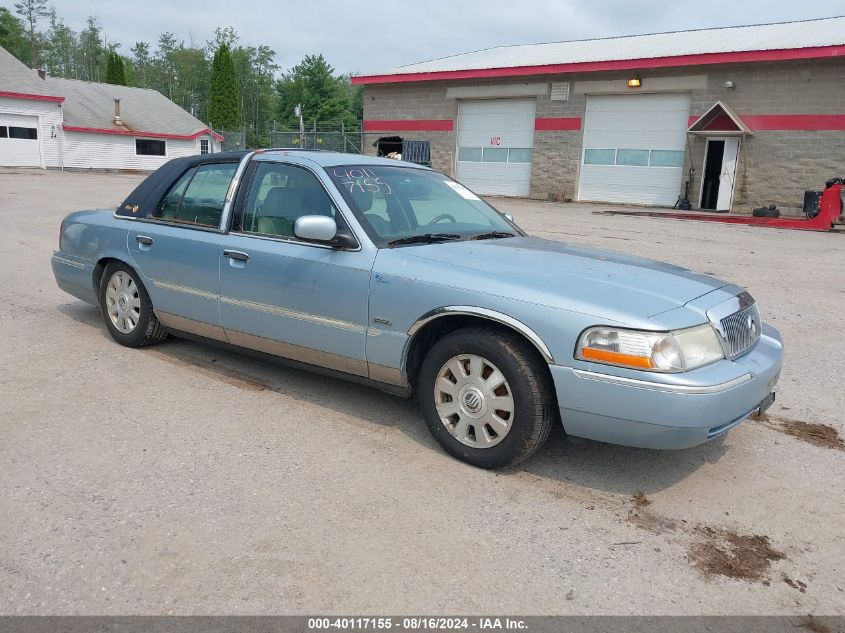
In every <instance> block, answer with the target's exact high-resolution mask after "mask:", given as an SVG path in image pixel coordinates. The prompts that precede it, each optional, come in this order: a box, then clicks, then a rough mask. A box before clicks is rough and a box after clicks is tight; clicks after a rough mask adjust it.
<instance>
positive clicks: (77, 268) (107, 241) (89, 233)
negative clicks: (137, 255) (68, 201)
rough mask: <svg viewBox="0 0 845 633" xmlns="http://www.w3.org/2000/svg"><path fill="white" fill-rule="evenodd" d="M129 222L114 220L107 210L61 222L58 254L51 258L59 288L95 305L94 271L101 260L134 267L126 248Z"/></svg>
mask: <svg viewBox="0 0 845 633" xmlns="http://www.w3.org/2000/svg"><path fill="white" fill-rule="evenodd" d="M131 224H132V222H131V221H130V220H124V219H120V218H116V217H114V215H113V214H112V211H111V209H94V210H89V211H77V212H75V213H71V214H70V215H68V216H67V217H66V218H65V219H64V221H63V222H62V230H61V235H60V238H59V250H58V251H56V252H55V253H54V254H53V260H52V265H53V273H54V275H55V277H56V282H57V283H58V285H59V287H60V288H61V289H62V290H64V291H66V292H68V293H70V294H72V295H74V296H75V297H78V298H80V299H82V300H83V301H87V302H89V303H92V304H96V303H97V291H98V289H97V287H96V285H95V270H96V267H97V263H98V262H99V261H101V260H103V259H104V258H112V259H118V260H121V261H124V262H126V263H127V264H129V265H130V266H133V267H135V263H134V261H133V260H132V257H131V256H130V254H129V251H128V250H127V248H126V239H127V235H128V231H129V227H130V226H131Z"/></svg>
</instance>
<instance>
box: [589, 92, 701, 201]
mask: <svg viewBox="0 0 845 633" xmlns="http://www.w3.org/2000/svg"><path fill="white" fill-rule="evenodd" d="M689 108H690V97H689V94H687V93H681V94H674V93H673V94H640V95H612V96H611V95H601V96H598V95H597V96H591V97H588V98H587V116H586V120H585V122H584V148H583V151H582V153H581V179H580V183H579V189H578V199H579V200H595V201H601V202H630V203H635V204H649V205H656V206H672V205H674V204H675V201H676V200H677V199H678V192H679V190H680V186H681V180H682V178H683V167H684V148H685V146H686V130H687V125H688V119H689Z"/></svg>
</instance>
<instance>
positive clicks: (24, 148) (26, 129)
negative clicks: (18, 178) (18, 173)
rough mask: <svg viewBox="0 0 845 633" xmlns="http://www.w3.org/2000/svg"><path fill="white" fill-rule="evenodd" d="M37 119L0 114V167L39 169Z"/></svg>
mask: <svg viewBox="0 0 845 633" xmlns="http://www.w3.org/2000/svg"><path fill="white" fill-rule="evenodd" d="M38 137H39V133H38V117H37V116H27V115H24V114H6V113H4V112H0V165H2V166H4V167H40V166H41V140H40V139H39V138H38Z"/></svg>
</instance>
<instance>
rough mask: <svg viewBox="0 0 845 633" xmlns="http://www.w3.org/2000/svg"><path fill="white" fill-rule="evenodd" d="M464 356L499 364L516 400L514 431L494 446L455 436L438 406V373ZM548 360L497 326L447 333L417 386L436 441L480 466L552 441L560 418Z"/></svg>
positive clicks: (510, 462) (500, 463) (516, 458)
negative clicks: (477, 445)
mask: <svg viewBox="0 0 845 633" xmlns="http://www.w3.org/2000/svg"><path fill="white" fill-rule="evenodd" d="M462 354H473V355H477V356H480V357H482V358H483V359H485V360H487V361H489V362H491V363H492V364H493V365H495V366H496V367H497V368H498V369H499V371H500V372H501V373H502V374H503V375H504V377H505V379H506V380H507V383H508V386H509V388H510V392H511V396H512V398H513V404H514V410H513V419H512V421H511V426H510V429H509V431H508V432H507V434H505V435H504V438H503V439H501V440H500V441H499V443H498V444H496V445H494V446H491V447H489V448H474V447H471V446H467V445H466V444H464V443H462V442H461V441H459V440H458V439H456V438H455V437H454V436H453V435H452V433H451V432H450V431H449V429H447V428H446V425H445V424H444V423H443V422H442V421H441V418H440V415H439V414H438V411H437V408H436V403H435V393H434V391H435V381H436V380H437V378H438V374H439V373H440V371H441V368H443V367H444V365H445V364H446V363H447V362H448V361H450V360H451V359H453V358H454V357H456V356H459V355H462ZM543 362H544V361H543V359H542V358H541V357H540V356H539V354H538V353H537V351H536V350H535V349H534V348H533V347H532V346H531V345H530V344H528V343H527V342H526V341H525V340H524V339H522V338H520V337H519V336H517V335H515V334H511V333H509V332H507V331H505V330H501V329H498V328H496V327H490V328H488V327H467V328H463V329H460V330H456V331H455V332H452V333H450V334H447V335H446V336H444V337H443V338H442V339H440V340H439V341H437V342H436V343H435V344H434V345H433V346H432V348H431V350H429V352H428V354H427V355H426V357H425V360H424V361H423V364H422V367H421V368H420V372H419V376H418V379H417V385H416V387H417V388H416V397H417V402H418V404H419V407H420V409H421V411H422V413H423V417H424V418H425V421H426V424H427V425H428V428H429V430H430V431H431V434H432V435H433V436H434V439H436V440H437V442H438V443H439V444H440V446H442V447H443V449H444V450H445V451H446V452H447V453H449V454H450V455H452V456H453V457H456V458H457V459H460V460H461V461H464V462H466V463H468V464H472V465H473V466H478V467H480V468H506V467H508V466H514V465H516V464H518V463H519V462H521V461H523V460H525V459H527V458H528V457H530V456H531V455H532V454H534V453H535V452H536V451H537V450H538V449H539V448H540V447H541V446H542V445H543V444H544V443H545V441H546V440H547V439H548V437H549V433H550V431H551V428H552V424H553V423H554V421H555V420H557V419H558V416H557V412H556V411H555V399H554V397H553V392H552V386H551V385H550V384H549V382H550V381H549V378H548V374H547V372H546V369H545V367H544V366H543Z"/></svg>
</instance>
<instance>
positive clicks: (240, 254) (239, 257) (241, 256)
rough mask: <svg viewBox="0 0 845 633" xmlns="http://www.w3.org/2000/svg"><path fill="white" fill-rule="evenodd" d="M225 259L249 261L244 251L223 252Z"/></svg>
mask: <svg viewBox="0 0 845 633" xmlns="http://www.w3.org/2000/svg"><path fill="white" fill-rule="evenodd" d="M223 257H228V258H229V259H236V260H238V261H239V262H245V261H249V255H247V254H246V253H244V252H242V251H230V250H225V251H223Z"/></svg>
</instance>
